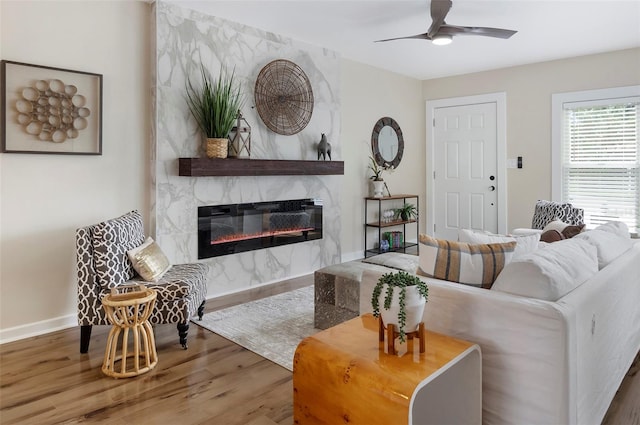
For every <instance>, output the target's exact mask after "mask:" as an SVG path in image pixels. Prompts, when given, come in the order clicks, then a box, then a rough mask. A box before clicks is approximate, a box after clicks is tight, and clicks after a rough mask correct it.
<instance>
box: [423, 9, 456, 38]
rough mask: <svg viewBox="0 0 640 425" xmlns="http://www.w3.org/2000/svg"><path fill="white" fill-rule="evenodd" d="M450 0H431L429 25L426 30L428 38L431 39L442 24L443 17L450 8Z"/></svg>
mask: <svg viewBox="0 0 640 425" xmlns="http://www.w3.org/2000/svg"><path fill="white" fill-rule="evenodd" d="M452 4H453V3H452V2H451V0H431V26H430V27H429V29H428V30H427V34H428V35H429V40H430V39H432V38H433V37H434V36H435V35H436V34H437V33H438V31H439V30H440V27H441V26H442V25H444V24H445V23H444V19H445V18H446V17H447V14H448V13H449V10H451V5H452Z"/></svg>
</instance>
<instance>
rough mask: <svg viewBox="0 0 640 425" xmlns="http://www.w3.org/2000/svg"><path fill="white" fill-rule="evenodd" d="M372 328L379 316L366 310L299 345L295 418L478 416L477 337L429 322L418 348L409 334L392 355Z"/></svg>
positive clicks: (385, 420) (383, 420)
mask: <svg viewBox="0 0 640 425" xmlns="http://www.w3.org/2000/svg"><path fill="white" fill-rule="evenodd" d="M427 328H428V323H427ZM378 331H379V325H378V320H377V319H375V318H374V317H373V316H372V315H371V314H365V315H364V316H361V317H358V318H355V319H352V320H349V321H347V322H344V323H342V324H340V325H337V326H334V327H332V328H329V329H327V330H324V331H322V332H319V333H317V334H315V335H313V336H310V337H308V338H306V339H305V340H303V341H302V342H301V343H300V345H298V348H297V349H296V353H295V357H294V363H293V417H294V423H295V424H338V423H349V424H363V425H373V424H385V425H387V424H403V423H408V424H416V425H417V424H419V425H426V424H445V423H450V424H453V423H456V424H480V423H481V422H482V365H481V354H480V347H479V346H478V345H476V344H473V343H470V342H467V341H463V340H460V339H455V338H451V337H448V336H446V335H441V334H438V333H434V332H430V331H428V330H427V331H426V338H425V340H426V350H425V352H424V353H420V352H419V350H418V349H417V347H412V345H413V342H412V341H410V342H408V344H402V345H400V344H399V343H396V345H397V347H398V348H399V350H398V354H397V355H390V354H388V353H387V352H386V351H385V350H386V344H385V343H382V342H379V341H378ZM416 344H417V342H416ZM414 348H415V349H414Z"/></svg>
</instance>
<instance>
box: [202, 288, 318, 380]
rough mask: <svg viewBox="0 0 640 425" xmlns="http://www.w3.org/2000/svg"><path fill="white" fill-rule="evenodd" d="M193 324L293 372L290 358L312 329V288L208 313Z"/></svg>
mask: <svg viewBox="0 0 640 425" xmlns="http://www.w3.org/2000/svg"><path fill="white" fill-rule="evenodd" d="M193 323H195V324H197V325H199V326H202V327H203V328H206V329H208V330H210V331H212V332H215V333H217V334H218V335H221V336H223V337H225V338H227V339H229V340H231V341H233V342H235V343H236V344H238V345H241V346H243V347H244V348H247V349H249V350H251V351H253V352H254V353H256V354H258V355H260V356H262V357H265V358H267V359H269V360H271V361H273V362H275V363H277V364H279V365H280V366H282V367H284V368H286V369H289V370H291V371H293V355H294V353H295V351H296V347H297V346H298V344H299V343H300V341H302V340H303V339H304V338H306V337H307V336H309V335H313V334H314V333H317V332H320V329H315V328H314V327H313V286H306V287H304V288H300V289H296V290H293V291H290V292H285V293H282V294H278V295H274V296H271V297H268V298H263V299H260V300H256V301H251V302H248V303H245V304H240V305H237V306H234V307H229V308H225V309H223V310H218V311H214V312H211V313H207V314H205V315H204V317H203V318H202V321H198V320H195V321H194V322H193Z"/></svg>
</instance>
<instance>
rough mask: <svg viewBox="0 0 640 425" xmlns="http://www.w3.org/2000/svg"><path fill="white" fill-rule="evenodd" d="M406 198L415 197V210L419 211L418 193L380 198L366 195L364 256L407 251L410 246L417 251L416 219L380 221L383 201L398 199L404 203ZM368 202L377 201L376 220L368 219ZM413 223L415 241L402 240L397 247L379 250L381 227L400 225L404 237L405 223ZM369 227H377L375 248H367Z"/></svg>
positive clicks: (417, 233)
mask: <svg viewBox="0 0 640 425" xmlns="http://www.w3.org/2000/svg"><path fill="white" fill-rule="evenodd" d="M408 199H415V206H416V211H418V212H419V205H420V202H419V201H420V200H419V198H418V195H406V194H402V195H393V196H384V197H382V198H374V197H366V198H364V256H365V258H366V257H370V256H372V255H378V254H382V253H384V252H407V250H409V249H410V248H415V250H416V253H417V251H418V237H419V226H418V221H417V220H407V221H403V220H395V221H391V222H383V221H382V211H383V210H382V205H383V203H386V202H389V201H398V200H402V203H403V204H405V203H407V200H408ZM370 202H377V203H378V218H377V221H373V222H371V221H369V220H368V212H369V203H370ZM412 223H415V226H416V242H404V243H403V244H402V246H400V247H397V248H390V249H388V250H386V251H381V250H380V240H381V239H382V231H383V229H387V228H390V227H396V226H402V233H403V234H404V236H405V238H406V235H407V224H412ZM369 228H376V229H378V241H377V242H378V247H377V248H369V249H368V248H367V240H368V233H369V232H368V230H369Z"/></svg>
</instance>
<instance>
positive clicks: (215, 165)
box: [178, 158, 344, 177]
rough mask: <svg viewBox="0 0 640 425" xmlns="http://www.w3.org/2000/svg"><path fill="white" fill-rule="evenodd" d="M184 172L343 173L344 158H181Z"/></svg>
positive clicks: (179, 171)
mask: <svg viewBox="0 0 640 425" xmlns="http://www.w3.org/2000/svg"><path fill="white" fill-rule="evenodd" d="M178 161H179V162H178V175H180V176H191V177H201V176H327V175H343V174H344V161H292V160H284V159H237V158H227V159H216V158H178Z"/></svg>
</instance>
